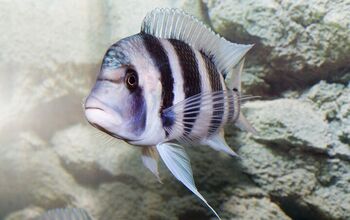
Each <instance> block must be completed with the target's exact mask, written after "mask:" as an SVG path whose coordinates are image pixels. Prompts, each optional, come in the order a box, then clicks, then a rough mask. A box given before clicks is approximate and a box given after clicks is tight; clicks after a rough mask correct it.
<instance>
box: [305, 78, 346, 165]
mask: <svg viewBox="0 0 350 220" xmlns="http://www.w3.org/2000/svg"><path fill="white" fill-rule="evenodd" d="M301 99H302V100H308V101H311V103H312V104H313V105H314V106H315V109H317V110H318V111H319V112H320V113H322V114H324V115H325V116H326V119H327V121H328V123H329V129H328V136H330V143H329V153H330V154H331V155H336V156H340V157H344V158H346V159H347V160H350V129H349V128H350V104H349V103H350V88H349V87H345V86H344V85H342V84H336V83H326V82H325V81H321V82H320V83H318V84H316V85H315V86H313V87H312V88H310V89H309V90H307V91H306V92H304V94H302V96H301Z"/></svg>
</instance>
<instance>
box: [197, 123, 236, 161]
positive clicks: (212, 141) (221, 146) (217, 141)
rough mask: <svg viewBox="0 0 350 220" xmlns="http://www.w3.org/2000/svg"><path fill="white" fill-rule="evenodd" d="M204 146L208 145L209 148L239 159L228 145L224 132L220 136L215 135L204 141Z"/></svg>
mask: <svg viewBox="0 0 350 220" xmlns="http://www.w3.org/2000/svg"><path fill="white" fill-rule="evenodd" d="M203 144H206V145H208V146H209V147H211V148H213V149H214V150H217V151H221V152H224V153H227V154H229V155H231V156H233V157H239V156H238V155H237V154H236V153H235V152H234V151H233V150H232V149H231V148H230V147H229V146H228V144H227V143H226V141H225V138H224V130H223V129H222V131H221V132H220V134H216V135H213V136H211V137H209V138H208V139H206V140H205V141H203Z"/></svg>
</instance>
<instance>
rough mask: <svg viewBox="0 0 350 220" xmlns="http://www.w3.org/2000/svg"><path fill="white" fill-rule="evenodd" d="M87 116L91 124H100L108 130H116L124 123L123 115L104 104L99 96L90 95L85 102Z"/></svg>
mask: <svg viewBox="0 0 350 220" xmlns="http://www.w3.org/2000/svg"><path fill="white" fill-rule="evenodd" d="M84 110H85V117H86V119H87V120H88V122H89V123H90V124H94V125H98V127H102V128H104V129H106V130H109V131H111V130H114V129H115V128H116V127H117V126H119V125H120V124H122V116H121V115H120V114H119V111H115V110H114V109H112V108H110V107H109V106H107V105H106V104H104V103H103V102H102V101H101V100H100V99H98V98H97V97H95V96H93V95H90V96H89V97H88V98H87V99H86V101H85V104H84Z"/></svg>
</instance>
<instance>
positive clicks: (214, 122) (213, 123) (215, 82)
mask: <svg viewBox="0 0 350 220" xmlns="http://www.w3.org/2000/svg"><path fill="white" fill-rule="evenodd" d="M201 54H202V58H203V60H204V62H205V68H206V70H207V74H208V78H209V82H210V87H211V91H212V92H217V91H221V92H222V93H221V94H223V92H224V91H223V88H222V84H221V80H220V73H219V72H218V70H217V68H216V67H215V65H214V63H213V62H212V61H211V60H210V59H209V58H208V57H207V56H206V55H205V54H204V53H201ZM220 100H222V97H213V100H212V101H213V102H220ZM213 109H220V110H215V111H213V115H212V118H211V120H210V125H209V129H208V136H210V135H212V134H213V133H215V132H216V131H217V129H218V128H219V127H220V126H221V123H222V121H223V116H224V110H223V109H224V102H221V103H214V104H213Z"/></svg>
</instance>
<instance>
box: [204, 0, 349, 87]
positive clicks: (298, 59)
mask: <svg viewBox="0 0 350 220" xmlns="http://www.w3.org/2000/svg"><path fill="white" fill-rule="evenodd" d="M204 2H205V4H206V6H207V8H208V16H209V19H210V22H211V24H212V26H213V28H214V29H215V30H216V31H217V32H218V33H220V34H222V35H223V36H224V37H227V38H228V39H230V40H232V41H235V42H242V43H254V44H255V45H256V46H255V48H253V49H252V51H251V52H250V55H249V58H248V59H247V60H248V61H249V60H250V62H251V63H253V64H254V65H256V64H258V65H259V66H261V67H262V68H263V69H266V70H264V71H261V72H260V73H257V74H258V75H259V78H261V80H263V81H262V82H261V83H258V84H255V85H254V86H263V85H264V84H265V83H267V84H269V86H270V87H271V91H272V92H274V93H276V92H279V91H281V90H284V89H286V88H291V87H300V86H302V85H304V86H305V85H307V84H308V83H310V82H315V81H317V80H318V79H320V78H322V77H326V76H332V77H333V75H337V74H336V73H340V71H338V70H339V69H340V68H347V67H349V64H348V60H349V59H350V46H349V45H350V28H349V27H350V4H349V2H346V1H345V2H339V1H338V2H335V1H331V0H322V1H319V0H309V1H276V0H265V1H254V0H249V1H238V0H237V1H236V0H235V1H218V0H205V1H204ZM254 60H255V61H254ZM260 75H261V76H260Z"/></svg>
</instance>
